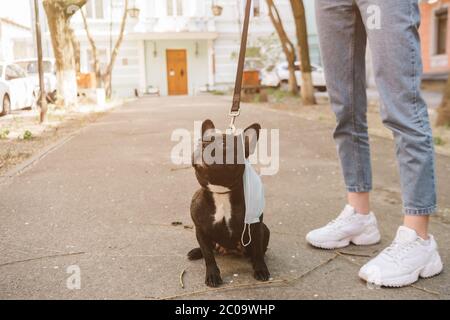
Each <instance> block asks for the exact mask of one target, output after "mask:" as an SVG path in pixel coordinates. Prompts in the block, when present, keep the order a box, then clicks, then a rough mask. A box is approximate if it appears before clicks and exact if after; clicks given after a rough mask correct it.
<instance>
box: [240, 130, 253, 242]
mask: <svg viewBox="0 0 450 320" xmlns="http://www.w3.org/2000/svg"><path fill="white" fill-rule="evenodd" d="M241 142H242V150H243V152H244V159H245V138H244V133H242V135H241ZM244 175H245V172H244ZM244 192H245V191H244ZM245 210H247V208H246V209H245ZM244 219H245V218H244ZM247 226H248V239H249V240H248V242H247V243H244V236H245V230H246V229H247ZM241 243H242V246H244V248H245V247H248V246H249V245H250V243H252V233H251V230H250V223H245V220H244V230H242V235H241Z"/></svg>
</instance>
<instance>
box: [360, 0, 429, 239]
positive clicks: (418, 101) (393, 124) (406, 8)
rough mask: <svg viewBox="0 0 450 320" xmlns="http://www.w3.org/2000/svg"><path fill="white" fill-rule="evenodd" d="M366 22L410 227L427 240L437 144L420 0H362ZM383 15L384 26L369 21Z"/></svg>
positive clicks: (381, 19)
mask: <svg viewBox="0 0 450 320" xmlns="http://www.w3.org/2000/svg"><path fill="white" fill-rule="evenodd" d="M356 2H357V4H358V6H359V8H360V11H361V13H362V16H363V21H365V22H366V23H367V34H368V38H369V45H370V48H371V50H372V57H373V65H374V69H375V70H374V71H375V78H376V83H377V87H378V90H379V92H380V96H381V99H382V105H383V106H382V108H381V116H382V119H383V123H384V124H385V126H386V127H387V128H389V129H391V130H392V132H393V134H394V137H395V142H396V150H397V159H398V164H399V169H400V181H401V186H402V196H403V207H404V208H403V212H404V214H405V215H406V218H405V225H406V226H408V227H411V228H413V229H414V230H416V232H417V233H419V235H420V236H421V237H423V238H427V237H428V235H427V225H428V219H427V218H424V217H422V216H427V215H430V214H432V213H434V212H435V211H436V188H435V172H434V170H435V169H434V145H433V138H432V133H431V128H430V122H429V118H428V111H427V106H426V103H425V102H424V100H423V98H422V96H421V92H420V85H421V75H422V60H421V49H420V39H419V33H418V27H419V24H420V12H419V7H418V2H417V1H415V0H398V1H384V0H357V1H356ZM374 14H379V15H380V16H379V22H380V25H379V26H377V25H374V24H370V23H368V22H370V21H371V19H373V18H374V16H373V15H374Z"/></svg>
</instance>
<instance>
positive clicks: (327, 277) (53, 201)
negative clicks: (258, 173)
mask: <svg viewBox="0 0 450 320" xmlns="http://www.w3.org/2000/svg"><path fill="white" fill-rule="evenodd" d="M228 100H229V99H228V98H227V97H213V96H205V97H195V98H192V97H180V98H145V99H141V100H138V101H136V102H133V103H131V104H128V105H125V106H124V107H122V108H119V109H117V110H114V111H113V112H112V113H110V114H108V115H106V116H104V117H103V118H101V119H100V120H99V121H98V122H96V123H93V124H91V125H89V126H87V127H86V128H85V129H83V130H82V131H81V133H80V134H78V135H77V136H75V137H73V138H72V139H71V140H69V141H67V142H66V143H64V144H63V145H61V146H59V147H58V148H57V149H56V150H54V151H52V152H51V153H49V154H48V155H46V156H45V157H44V158H43V159H41V160H40V161H38V162H37V163H35V164H34V165H33V166H31V167H29V168H27V169H26V170H25V171H24V172H22V173H21V174H20V175H17V176H15V177H13V178H4V179H1V178H0V221H1V223H0V299H9V298H26V299H37V298H44V299H57V298H62V299H84V298H94V299H113V298H119V299H143V298H147V299H157V298H165V297H175V298H176V297H178V298H194V299H231V298H237V299H263V298H268V299H327V298H335V299H341V298H355V299H362V298H363V299H372V298H374V299H391V298H392V299H406V298H423V299H436V298H440V299H449V298H450V272H449V271H448V266H449V265H450V250H448V248H450V234H449V232H450V198H449V197H448V195H449V194H450V183H449V180H448V177H449V176H450V158H448V157H443V156H438V158H437V176H438V178H439V180H438V184H439V201H440V206H441V207H440V208H441V209H440V213H439V215H438V216H437V217H436V218H435V219H433V222H432V225H431V231H432V233H433V234H434V235H435V236H436V238H437V240H438V242H439V244H440V247H441V250H440V251H441V255H442V258H443V260H444V263H445V264H446V266H447V268H446V269H445V270H444V272H443V274H442V275H440V276H439V277H435V278H432V279H428V280H421V281H419V282H418V283H417V284H416V285H415V286H414V287H407V288H403V289H369V288H367V286H366V285H365V283H363V282H362V281H360V280H359V279H358V277H357V271H358V265H361V264H363V263H364V262H365V261H367V260H368V259H369V258H368V257H367V256H370V255H374V254H375V253H376V252H377V251H378V250H380V249H382V248H383V247H384V246H386V245H387V244H389V243H390V241H391V240H392V238H393V236H394V232H395V230H396V228H397V227H398V225H399V224H400V223H401V218H402V216H401V213H400V208H401V201H400V192H399V182H398V180H399V179H398V174H397V165H396V162H395V158H394V146H393V142H392V141H391V140H386V139H381V138H376V137H374V138H372V150H373V167H374V179H375V180H374V184H375V190H374V191H375V192H374V194H373V207H374V210H375V211H376V213H377V214H378V217H379V221H380V227H381V229H382V234H383V238H382V242H381V244H380V245H376V246H371V247H349V248H346V249H344V250H342V251H341V253H336V252H334V251H322V250H316V249H313V248H311V247H310V246H308V245H307V244H306V243H305V240H304V235H305V234H306V233H307V231H309V230H310V229H312V228H314V227H318V226H321V225H323V224H324V223H326V222H328V221H329V220H330V219H331V218H334V217H335V216H336V215H337V214H338V212H339V211H340V209H341V208H342V207H343V205H344V203H345V200H344V193H343V183H342V177H341V174H340V169H339V165H338V162H337V156H336V151H335V147H334V143H333V141H332V138H331V130H332V128H331V126H329V125H328V124H324V123H322V122H318V121H309V120H305V119H301V118H300V117H296V116H295V115H293V114H288V113H285V112H283V111H274V110H271V109H269V108H266V107H264V106H261V105H245V106H244V111H243V114H242V116H241V118H240V119H239V122H238V124H239V125H242V126H246V125H249V124H251V123H253V122H255V121H258V122H260V123H261V124H262V126H263V127H264V128H281V130H280V138H281V150H280V152H281V163H280V172H279V174H278V175H276V176H273V177H265V178H264V183H265V186H266V194H267V199H266V203H267V209H266V211H265V221H266V223H267V224H268V226H269V227H270V229H271V231H272V237H271V243H270V249H269V250H268V253H267V262H268V266H269V269H270V271H271V273H272V276H273V283H268V284H260V283H257V282H256V281H255V280H253V278H252V272H251V266H250V264H249V263H247V261H245V260H243V259H241V258H234V257H219V258H218V265H219V267H220V268H221V272H222V276H223V278H224V281H225V282H226V283H225V284H224V285H223V286H222V287H220V288H219V289H216V290H211V289H208V288H207V287H206V286H205V285H204V265H203V261H195V262H190V261H188V260H187V259H186V257H185V256H186V253H187V252H188V251H189V250H190V249H192V248H193V247H195V246H197V243H196V240H195V235H194V232H193V230H192V229H190V228H185V227H184V226H172V225H171V223H172V222H174V221H180V222H182V223H183V224H184V225H186V226H187V227H189V226H191V225H192V222H191V220H190V216H189V203H190V199H191V197H192V194H193V192H194V191H195V190H196V189H197V187H198V186H197V182H196V180H195V177H194V175H193V170H192V169H190V168H187V167H183V166H181V167H178V166H175V165H173V164H172V163H171V161H170V151H171V148H172V147H173V145H174V143H173V142H171V141H170V136H171V133H172V131H173V130H174V129H176V128H186V129H188V130H191V131H192V130H193V121H194V120H204V119H206V118H212V119H213V120H214V121H215V122H216V124H217V125H218V126H222V127H225V126H226V124H228V118H227V110H228V107H229V104H230V103H229V101H228ZM71 265H78V266H79V267H80V268H81V281H82V283H81V285H82V288H81V290H68V289H67V288H66V279H67V278H68V277H69V274H67V273H66V270H67V267H68V266H71ZM183 270H185V275H184V285H185V288H184V289H182V288H181V287H180V281H179V278H180V274H181V272H182V271H183ZM281 280H286V281H284V282H282V281H281Z"/></svg>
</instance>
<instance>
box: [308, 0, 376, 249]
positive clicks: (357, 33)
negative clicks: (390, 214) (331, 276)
mask: <svg viewBox="0 0 450 320" xmlns="http://www.w3.org/2000/svg"><path fill="white" fill-rule="evenodd" d="M315 3H316V13H317V25H318V31H319V39H320V49H321V54H322V58H323V59H322V60H323V64H324V69H325V76H326V82H327V88H328V92H329V95H330V100H331V105H332V108H333V111H334V113H335V114H336V120H337V126H336V129H335V131H334V139H335V141H336V145H337V149H338V155H339V158H340V161H341V167H342V172H343V175H344V180H345V184H346V186H347V192H348V204H349V205H347V206H346V207H345V209H344V210H343V211H342V213H341V214H340V215H339V217H338V218H337V219H335V220H333V221H332V222H331V223H329V224H327V225H326V226H325V227H322V228H319V229H315V230H313V231H311V232H309V233H308V234H307V235H306V240H307V241H308V242H309V243H310V244H312V245H313V246H316V247H319V248H326V249H333V248H340V247H344V246H347V245H348V244H349V243H350V242H352V243H354V244H358V245H369V244H374V243H377V242H378V241H379V240H380V233H379V231H378V227H377V222H376V218H375V216H374V215H373V213H369V211H370V208H369V192H370V190H371V189H372V173H371V164H370V149H369V135H368V132H367V117H366V112H367V97H366V85H365V83H366V81H365V80H366V70H365V57H366V54H365V53H366V42H367V37H366V31H365V28H364V24H363V21H362V19H361V15H360V12H359V11H358V8H357V7H356V5H355V4H354V1H353V0H316V2H315Z"/></svg>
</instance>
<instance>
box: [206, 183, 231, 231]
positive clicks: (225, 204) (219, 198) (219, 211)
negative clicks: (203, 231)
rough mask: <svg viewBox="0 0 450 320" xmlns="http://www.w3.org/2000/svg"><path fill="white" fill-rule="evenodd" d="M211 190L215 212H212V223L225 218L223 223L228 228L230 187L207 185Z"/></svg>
mask: <svg viewBox="0 0 450 320" xmlns="http://www.w3.org/2000/svg"><path fill="white" fill-rule="evenodd" d="M208 189H209V190H211V192H212V195H213V199H214V205H215V207H216V213H215V214H214V223H220V222H222V221H223V219H224V218H225V223H226V224H227V226H228V228H229V221H230V219H231V203H230V194H229V193H226V192H230V189H228V188H226V187H222V186H216V185H211V184H210V185H208Z"/></svg>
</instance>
